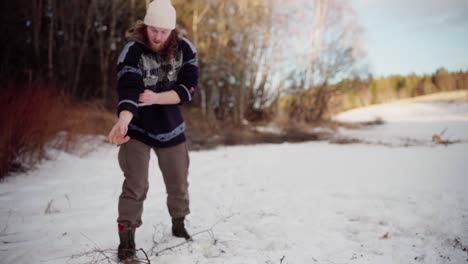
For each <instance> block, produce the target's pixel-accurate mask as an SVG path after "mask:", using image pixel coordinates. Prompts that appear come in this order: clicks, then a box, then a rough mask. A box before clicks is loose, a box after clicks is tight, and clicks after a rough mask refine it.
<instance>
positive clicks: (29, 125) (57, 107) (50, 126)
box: [0, 85, 66, 178]
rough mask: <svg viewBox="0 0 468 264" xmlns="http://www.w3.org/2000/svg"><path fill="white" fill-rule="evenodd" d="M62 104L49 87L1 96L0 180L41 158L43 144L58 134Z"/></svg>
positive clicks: (19, 89)
mask: <svg viewBox="0 0 468 264" xmlns="http://www.w3.org/2000/svg"><path fill="white" fill-rule="evenodd" d="M65 105H66V102H65V98H64V97H62V96H60V95H59V93H58V92H57V90H56V89H54V88H53V87H51V86H48V85H34V87H9V88H7V89H6V91H3V92H2V93H1V95H0V112H1V113H2V119H1V123H2V125H1V126H2V133H1V135H0V178H2V177H4V176H5V175H6V174H7V173H8V172H9V171H11V170H14V169H20V168H24V165H34V164H36V163H37V162H38V161H39V160H41V159H43V158H44V155H45V145H46V143H47V142H48V141H49V140H50V139H51V138H52V137H54V136H55V135H56V134H57V132H59V131H60V124H61V120H63V119H64V117H65V111H64V110H65ZM56 144H60V142H56Z"/></svg>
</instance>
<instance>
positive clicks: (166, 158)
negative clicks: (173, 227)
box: [117, 139, 190, 227]
mask: <svg viewBox="0 0 468 264" xmlns="http://www.w3.org/2000/svg"><path fill="white" fill-rule="evenodd" d="M151 149H153V150H154V151H155V153H156V156H157V157H158V164H159V168H160V170H161V172H162V175H163V178H164V183H165V185H166V192H167V201H166V202H167V208H168V210H169V214H170V216H171V217H172V218H180V217H185V216H186V215H188V214H189V213H190V209H189V193H188V179H187V178H188V167H189V156H188V149H187V143H186V142H183V143H181V144H179V145H176V146H173V147H168V148H152V147H150V146H148V145H146V144H144V143H142V142H140V141H138V140H135V139H130V140H129V141H128V142H126V143H124V144H122V145H121V146H120V149H119V154H118V159H119V165H120V168H121V169H122V172H123V174H124V177H125V180H124V182H123V186H122V193H121V194H120V197H119V205H118V213H119V216H118V218H117V222H118V223H119V224H124V225H130V226H133V227H139V226H141V224H142V221H141V216H142V213H143V202H144V201H145V199H146V194H147V192H148V188H149V185H148V168H149V160H150V151H151Z"/></svg>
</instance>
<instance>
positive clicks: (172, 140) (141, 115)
mask: <svg viewBox="0 0 468 264" xmlns="http://www.w3.org/2000/svg"><path fill="white" fill-rule="evenodd" d="M117 71H118V73H117V79H118V84H117V90H118V95H119V104H118V114H120V112H121V111H123V110H128V111H130V112H131V113H132V114H133V119H132V121H131V122H130V124H129V126H128V136H130V138H132V139H136V140H139V141H141V142H143V143H145V144H147V145H149V146H152V147H170V146H175V145H177V144H179V143H182V142H184V141H185V135H184V131H185V122H184V119H183V117H182V113H181V110H180V106H179V105H150V106H142V107H139V106H138V97H139V94H140V93H142V92H144V90H145V89H149V90H152V91H153V92H156V93H158V92H165V91H170V90H174V91H175V92H176V93H177V94H178V95H179V98H180V100H181V104H184V103H187V102H190V101H191V100H192V97H193V95H194V93H195V89H196V87H197V82H198V63H197V58H196V49H195V47H194V46H193V45H192V43H191V42H190V41H189V40H188V39H186V38H183V39H181V40H180V41H179V48H178V49H177V51H176V54H175V56H173V58H172V60H171V61H170V62H166V61H165V60H164V58H163V57H162V55H161V54H159V53H156V52H153V51H152V50H150V49H149V48H148V47H146V46H145V45H144V44H142V43H140V42H136V41H132V42H129V43H127V45H126V46H125V47H124V48H123V50H122V52H121V53H120V56H119V59H118V63H117Z"/></svg>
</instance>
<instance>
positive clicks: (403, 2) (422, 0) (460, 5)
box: [352, 0, 468, 76]
mask: <svg viewBox="0 0 468 264" xmlns="http://www.w3.org/2000/svg"><path fill="white" fill-rule="evenodd" d="M352 4H353V8H354V10H355V11H356V13H357V15H358V17H359V21H360V24H361V26H362V29H363V39H364V41H363V42H364V45H365V49H366V50H367V56H368V61H369V71H370V73H372V74H373V75H374V76H382V75H384V76H387V75H391V74H409V73H412V72H414V73H417V74H431V73H434V72H435V71H436V70H437V69H438V68H440V67H444V68H446V69H448V70H449V71H459V70H465V71H466V70H468V0H352Z"/></svg>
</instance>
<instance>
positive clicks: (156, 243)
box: [153, 214, 234, 256]
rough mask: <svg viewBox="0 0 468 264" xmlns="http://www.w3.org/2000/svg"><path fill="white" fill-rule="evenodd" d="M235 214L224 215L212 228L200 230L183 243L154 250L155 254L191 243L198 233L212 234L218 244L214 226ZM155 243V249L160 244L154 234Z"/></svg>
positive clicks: (214, 242) (158, 254)
mask: <svg viewBox="0 0 468 264" xmlns="http://www.w3.org/2000/svg"><path fill="white" fill-rule="evenodd" d="M233 216H234V214H232V215H229V216H227V217H224V218H222V219H219V220H218V221H217V222H216V223H214V224H213V225H212V226H211V227H210V228H208V229H205V230H202V231H200V232H197V233H195V234H193V235H192V238H191V239H188V240H185V241H184V242H181V243H179V244H176V245H173V246H170V247H166V248H164V249H161V250H159V251H156V252H154V251H153V252H154V255H155V256H160V255H161V253H163V252H166V251H171V250H173V249H175V248H178V247H181V246H183V245H185V244H189V243H190V242H192V241H193V237H195V236H198V235H200V234H203V233H208V234H209V235H210V236H211V238H212V239H213V244H214V245H216V243H217V242H218V240H217V239H215V237H214V232H213V228H214V227H215V226H217V225H218V224H219V223H221V222H224V221H226V220H227V219H229V218H231V217H233ZM153 243H154V244H153V249H154V248H155V247H156V246H157V245H158V244H159V243H158V242H157V241H155V240H154V236H153ZM154 245H156V246H154Z"/></svg>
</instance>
